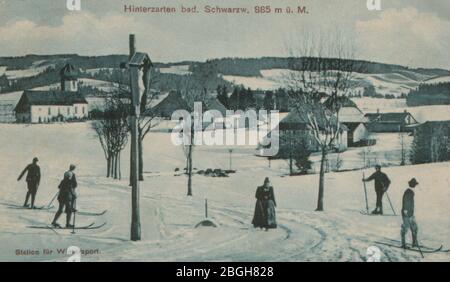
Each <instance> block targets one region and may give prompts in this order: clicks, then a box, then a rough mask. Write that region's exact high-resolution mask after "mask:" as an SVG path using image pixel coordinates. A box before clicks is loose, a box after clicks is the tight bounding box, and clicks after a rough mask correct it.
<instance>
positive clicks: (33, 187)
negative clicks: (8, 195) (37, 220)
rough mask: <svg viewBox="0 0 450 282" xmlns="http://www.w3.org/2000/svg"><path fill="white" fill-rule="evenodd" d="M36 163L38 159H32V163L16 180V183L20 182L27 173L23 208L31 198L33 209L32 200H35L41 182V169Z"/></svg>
mask: <svg viewBox="0 0 450 282" xmlns="http://www.w3.org/2000/svg"><path fill="white" fill-rule="evenodd" d="M38 161H39V160H38V158H34V159H33V162H32V163H31V164H29V165H27V166H26V167H25V169H24V170H23V171H22V173H21V174H20V175H19V178H17V181H20V180H21V179H22V177H23V176H24V175H25V173H27V177H26V178H25V180H26V181H27V187H28V191H27V195H26V196H25V202H24V204H23V206H24V207H28V199H29V198H30V196H31V207H30V208H31V209H34V200H35V199H36V193H37V190H38V187H39V184H40V182H41V169H40V167H39V166H38V165H37V163H38Z"/></svg>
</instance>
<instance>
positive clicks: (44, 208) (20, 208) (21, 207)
mask: <svg viewBox="0 0 450 282" xmlns="http://www.w3.org/2000/svg"><path fill="white" fill-rule="evenodd" d="M6 206H7V207H8V208H9V209H16V210H45V211H47V210H51V209H53V208H54V207H55V206H50V207H48V206H38V207H36V206H35V207H34V208H32V209H31V208H29V207H24V206H19V205H13V204H8V205H6Z"/></svg>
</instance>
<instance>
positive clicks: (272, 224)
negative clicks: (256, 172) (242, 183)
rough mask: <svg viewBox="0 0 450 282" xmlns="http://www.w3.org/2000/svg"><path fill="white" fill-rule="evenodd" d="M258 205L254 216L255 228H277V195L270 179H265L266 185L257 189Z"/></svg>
mask: <svg viewBox="0 0 450 282" xmlns="http://www.w3.org/2000/svg"><path fill="white" fill-rule="evenodd" d="M255 197H256V205H255V213H254V215H253V220H252V224H253V226H254V227H255V228H257V227H259V228H265V229H266V231H267V230H268V229H269V228H277V220H276V214H275V207H276V206H277V204H276V201H275V194H274V192H273V187H272V185H271V184H270V180H269V178H268V177H266V179H264V185H263V186H259V187H258V188H257V189H256V194H255Z"/></svg>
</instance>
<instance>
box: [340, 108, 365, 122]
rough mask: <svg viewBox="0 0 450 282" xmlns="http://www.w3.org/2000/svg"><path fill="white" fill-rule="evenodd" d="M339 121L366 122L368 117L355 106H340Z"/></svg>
mask: <svg viewBox="0 0 450 282" xmlns="http://www.w3.org/2000/svg"><path fill="white" fill-rule="evenodd" d="M339 121H340V122H343V123H366V122H368V119H367V118H366V117H365V116H364V114H363V113H362V112H361V111H360V110H359V109H358V108H356V107H342V108H341V109H340V110H339Z"/></svg>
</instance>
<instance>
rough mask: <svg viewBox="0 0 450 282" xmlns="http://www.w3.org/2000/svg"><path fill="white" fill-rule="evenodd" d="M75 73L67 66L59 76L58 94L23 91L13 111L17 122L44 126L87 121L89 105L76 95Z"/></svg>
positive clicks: (76, 82)
mask: <svg viewBox="0 0 450 282" xmlns="http://www.w3.org/2000/svg"><path fill="white" fill-rule="evenodd" d="M77 73H78V71H77V70H76V69H75V68H74V67H73V66H72V65H70V64H67V65H66V66H65V67H64V68H63V69H62V70H61V72H60V76H61V90H44V91H34V90H26V91H24V92H23V94H22V96H21V98H20V100H19V102H18V103H17V105H16V107H15V113H16V121H17V122H21V123H46V122H54V121H64V120H73V119H78V120H79V119H84V118H87V117H88V114H89V107H88V106H89V105H88V102H87V101H86V99H85V98H84V96H83V95H81V94H80V93H78V81H77Z"/></svg>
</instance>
